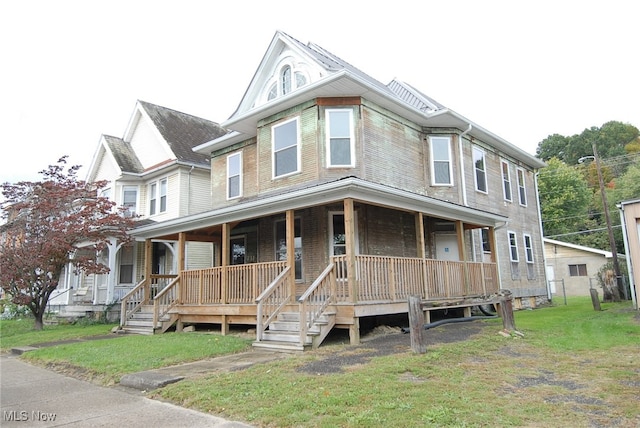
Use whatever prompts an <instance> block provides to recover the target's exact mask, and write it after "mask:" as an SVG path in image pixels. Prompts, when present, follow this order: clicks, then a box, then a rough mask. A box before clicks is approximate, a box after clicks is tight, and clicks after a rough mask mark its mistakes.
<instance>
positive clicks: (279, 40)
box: [194, 31, 546, 168]
mask: <svg viewBox="0 0 640 428" xmlns="http://www.w3.org/2000/svg"><path fill="white" fill-rule="evenodd" d="M281 44H286V45H287V46H289V47H291V48H292V49H293V50H295V51H296V52H299V54H300V55H305V56H306V57H307V58H306V59H307V60H308V61H310V62H313V63H315V64H316V65H317V66H319V67H322V68H323V69H324V73H323V75H322V76H321V77H319V78H318V79H316V80H315V81H312V82H310V83H308V84H307V85H305V86H302V87H300V88H298V89H296V90H295V91H292V92H290V93H289V94H287V95H284V96H280V97H278V98H275V99H273V100H271V101H268V102H266V103H263V104H259V105H255V106H254V104H253V102H251V100H249V99H248V97H251V96H255V94H256V93H257V92H256V91H257V90H258V89H257V88H258V87H259V81H260V75H259V74H260V71H261V70H262V69H263V67H265V64H267V63H268V62H269V61H270V58H269V55H270V54H271V55H276V54H277V53H278V50H277V49H276V46H278V45H281ZM345 96H359V97H363V98H365V99H368V100H370V101H372V102H374V103H376V104H378V105H380V106H382V107H384V108H386V109H388V110H390V111H392V112H394V113H396V114H398V115H400V116H402V117H405V118H407V119H409V120H411V121H414V122H415V123H417V124H418V125H420V126H423V127H424V128H455V129H460V130H463V131H465V132H466V133H467V135H469V136H471V137H475V138H477V139H479V140H481V141H484V142H486V143H487V144H491V145H493V146H494V147H495V148H496V149H497V150H499V151H500V152H501V153H503V154H505V155H507V156H511V157H513V158H514V159H517V160H519V161H521V162H523V163H524V164H526V165H529V166H531V167H532V168H542V167H544V166H546V164H545V163H544V162H543V161H542V160H540V159H538V158H536V157H535V156H533V155H531V154H529V153H527V152H525V151H524V150H522V149H520V148H519V147H517V146H515V145H514V144H512V143H510V142H508V141H506V140H504V139H503V138H501V137H499V136H497V135H495V134H493V133H492V132H490V131H488V130H486V129H484V128H483V127H481V126H479V125H477V124H475V123H473V122H472V121H470V120H469V119H466V118H465V117H463V116H462V115H460V114H458V113H456V112H454V111H453V110H450V109H449V108H447V107H445V106H443V105H442V104H440V103H438V102H437V101H435V100H433V99H432V98H430V97H428V96H426V95H425V94H423V93H422V92H420V91H418V90H416V89H415V88H414V87H412V86H411V85H409V84H406V83H404V82H401V81H399V80H396V79H394V80H393V81H391V82H390V83H389V84H388V85H385V84H383V83H381V82H379V81H377V80H376V79H374V78H372V77H371V76H369V75H368V74H366V73H364V72H362V71H361V70H359V69H358V68H356V67H354V66H352V65H351V64H349V63H348V62H346V61H344V60H342V59H341V58H339V57H338V56H336V55H334V54H332V53H330V52H328V51H327V50H326V49H324V48H322V47H320V46H318V45H316V44H313V43H308V44H304V43H301V42H300V41H298V40H296V39H295V38H293V37H291V36H289V35H288V34H286V33H283V32H281V31H278V32H276V35H275V36H274V38H273V40H272V41H271V45H270V46H269V49H268V50H267V53H266V54H265V57H264V58H263V60H262V62H261V64H260V66H259V67H258V70H257V71H256V74H255V75H254V77H253V79H252V81H251V83H250V85H249V87H248V88H247V91H246V92H245V95H244V97H243V99H242V101H241V102H240V105H239V106H238V109H236V111H235V112H234V113H233V115H231V117H230V118H229V119H227V120H226V121H225V122H223V123H222V124H221V126H223V127H225V128H227V129H229V130H231V131H233V132H231V133H229V134H226V135H224V136H222V137H221V138H218V139H217V140H212V141H208V142H206V143H204V144H201V145H199V146H197V147H195V148H194V150H195V151H197V152H199V153H203V154H209V153H210V152H211V151H212V150H215V149H219V148H224V147H227V146H229V145H231V144H234V143H237V142H240V141H243V140H245V139H247V138H251V137H254V136H255V135H256V133H257V124H258V121H259V120H261V119H262V118H264V117H267V116H269V115H272V114H276V113H279V112H281V111H283V110H286V109H288V108H291V107H294V106H296V105H299V104H301V103H303V102H305V101H308V100H310V99H313V98H318V97H345ZM249 106H251V107H249Z"/></svg>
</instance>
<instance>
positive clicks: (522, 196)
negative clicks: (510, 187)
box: [516, 168, 527, 207]
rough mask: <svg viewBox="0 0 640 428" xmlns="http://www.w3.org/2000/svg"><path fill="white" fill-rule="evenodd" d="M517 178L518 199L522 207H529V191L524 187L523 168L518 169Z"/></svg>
mask: <svg viewBox="0 0 640 428" xmlns="http://www.w3.org/2000/svg"><path fill="white" fill-rule="evenodd" d="M516 176H517V180H518V198H519V201H520V205H522V206H523V207H526V206H527V189H526V188H525V185H524V170H523V169H522V168H518V169H516Z"/></svg>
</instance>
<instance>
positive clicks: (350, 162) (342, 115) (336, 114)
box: [325, 109, 355, 167]
mask: <svg viewBox="0 0 640 428" xmlns="http://www.w3.org/2000/svg"><path fill="white" fill-rule="evenodd" d="M325 118H326V122H327V130H326V132H327V159H328V166H330V167H353V166H354V157H355V156H354V136H353V111H352V110H351V109H339V110H338V109H335V110H327V111H326V113H325Z"/></svg>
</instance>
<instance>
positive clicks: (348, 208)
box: [344, 198, 360, 345]
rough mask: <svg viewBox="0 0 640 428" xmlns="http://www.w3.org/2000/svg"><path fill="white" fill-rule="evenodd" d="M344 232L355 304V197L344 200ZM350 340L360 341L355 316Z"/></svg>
mask: <svg viewBox="0 0 640 428" xmlns="http://www.w3.org/2000/svg"><path fill="white" fill-rule="evenodd" d="M344 232H345V233H344V234H345V237H344V238H345V251H346V253H347V284H348V288H349V300H350V302H351V303H353V304H355V303H357V302H358V284H357V283H356V229H355V213H354V209H353V199H351V198H347V199H345V200H344ZM349 342H350V343H351V344H352V345H357V344H359V343H360V320H359V319H358V318H357V317H354V318H353V324H351V326H350V327H349Z"/></svg>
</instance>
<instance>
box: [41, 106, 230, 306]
mask: <svg viewBox="0 0 640 428" xmlns="http://www.w3.org/2000/svg"><path fill="white" fill-rule="evenodd" d="M225 133H226V131H225V130H224V129H223V128H221V127H220V126H219V125H218V124H217V123H214V122H211V121H209V120H206V119H202V118H199V117H195V116H192V115H189V114H185V113H181V112H179V111H175V110H171V109H168V108H165V107H161V106H157V105H154V104H151V103H147V102H143V101H138V102H137V103H136V105H135V109H134V112H133V115H132V116H131V119H130V121H129V124H128V126H127V127H126V130H125V132H124V136H123V137H122V138H119V137H114V136H110V135H102V136H101V138H100V142H99V144H98V147H97V150H96V152H95V154H94V157H93V160H92V162H91V165H90V166H89V168H88V173H87V179H86V180H87V181H88V182H96V181H100V180H106V181H108V183H109V184H108V186H107V187H106V188H105V189H104V190H103V192H102V195H101V196H105V197H108V198H110V199H111V200H113V201H114V202H115V203H116V205H117V206H124V207H126V208H127V215H130V216H132V217H135V218H136V219H137V220H138V223H139V224H154V223H158V222H162V221H166V220H168V219H175V218H181V217H184V216H189V215H191V214H195V213H198V212H202V211H207V210H210V209H211V193H210V191H209V189H210V180H211V165H210V157H209V156H207V155H203V154H200V153H196V152H194V151H193V148H194V147H196V146H198V145H200V144H203V143H205V142H207V141H210V140H211V139H215V138H217V137H220V136H221V135H224V134H225ZM152 245H153V249H154V258H153V260H151V263H152V266H151V272H153V273H154V274H157V275H170V274H175V273H176V272H175V270H174V269H175V261H174V257H175V256H174V253H175V246H176V245H175V243H173V242H163V241H157V242H154V243H152ZM212 254H213V248H212V244H204V243H197V242H194V243H190V244H189V246H188V247H187V252H186V259H187V263H188V264H187V266H188V267H190V268H197V267H208V266H210V265H211V260H212V257H213V255H212ZM143 256H144V243H134V244H129V245H122V244H121V243H119V242H115V241H114V242H112V244H111V245H110V247H109V249H108V250H107V251H104V252H102V253H101V254H98V255H97V257H98V259H99V260H100V261H101V262H102V263H104V264H106V265H107V266H109V268H110V272H109V273H108V274H105V275H75V274H73V265H69V267H68V269H67V270H66V272H65V278H64V281H63V282H62V284H63V286H62V287H60V289H59V290H57V291H56V293H55V294H54V296H53V298H52V299H51V303H50V304H51V305H66V306H65V308H64V309H66V311H63V314H64V313H66V314H72V313H76V314H78V315H80V314H82V313H83V312H86V311H94V310H101V308H103V307H104V305H106V304H111V303H114V302H118V301H119V300H120V299H121V298H122V297H123V296H124V295H125V294H126V293H128V292H129V291H130V290H131V289H132V288H133V287H134V286H135V285H136V284H137V283H138V282H139V281H140V280H141V279H142V278H143V276H144V274H145V269H144V261H143V260H144V259H143ZM117 309H119V306H117Z"/></svg>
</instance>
